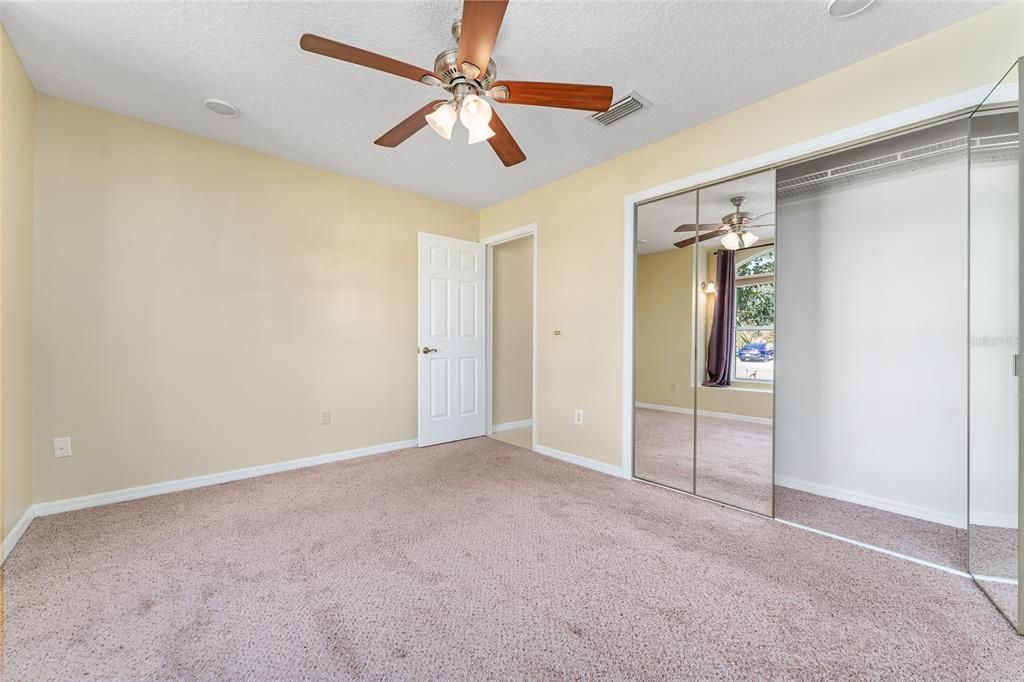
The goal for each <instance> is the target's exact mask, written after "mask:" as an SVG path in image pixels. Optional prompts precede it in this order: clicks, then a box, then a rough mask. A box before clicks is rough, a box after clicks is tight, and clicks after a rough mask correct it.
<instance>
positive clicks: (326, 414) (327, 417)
mask: <svg viewBox="0 0 1024 682" xmlns="http://www.w3.org/2000/svg"><path fill="white" fill-rule="evenodd" d="M330 423H331V411H330V410H320V425H321V426H327V425H328V424H330Z"/></svg>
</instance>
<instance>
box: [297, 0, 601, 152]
mask: <svg viewBox="0 0 1024 682" xmlns="http://www.w3.org/2000/svg"><path fill="white" fill-rule="evenodd" d="M507 7H508V0H464V3H463V6H462V19H461V20H459V21H456V22H455V23H453V24H452V36H453V37H454V38H455V41H456V43H458V47H456V48H453V49H450V50H445V51H444V52H442V53H441V54H439V55H438V56H437V58H436V59H435V60H434V71H433V73H431V72H430V71H427V70H426V69H422V68H419V67H417V66H413V65H412V64H407V63H405V62H401V61H398V60H397V59H391V58H390V57H385V56H383V55H379V54H375V53H373V52H368V51H367V50H363V49H360V48H358V47H353V46H351V45H345V44H343V43H338V42H335V41H333V40H329V39H327V38H321V37H320V36H316V35H313V34H310V33H307V34H305V35H303V36H302V39H301V40H300V41H299V45H300V46H301V47H302V49H303V50H306V51H307V52H314V53H316V54H320V55H323V56H325V57H332V58H334V59H340V60H342V61H346V62H349V63H352V64H357V65H359V66H365V67H368V68H371V69H377V70H378V71H383V72H385V73H390V74H392V75H395V76H400V77H402V78H408V79H410V80H414V81H417V82H419V83H423V84H424V85H429V86H432V87H440V88H442V89H444V90H446V91H447V93H448V97H449V98H450V99H448V100H447V101H445V100H440V101H438V102H431V103H430V104H429V105H427V106H425V107H422V108H421V109H420V110H419V111H417V112H416V113H414V114H412V115H411V116H409V117H408V118H406V119H405V120H403V121H402V122H401V123H399V124H398V125H397V126H395V127H394V128H392V129H391V130H389V131H388V132H386V133H384V134H383V135H381V136H380V137H379V138H378V139H377V140H375V141H374V143H375V144H377V145H380V146H383V147H397V146H398V145H399V144H401V143H402V142H404V141H405V140H407V139H409V138H410V137H412V135H413V134H415V133H416V132H417V131H419V130H420V129H421V128H424V127H425V126H427V125H429V126H430V127H431V128H432V129H433V130H434V132H436V133H437V134H438V135H440V136H441V137H443V138H444V139H446V140H450V139H451V136H452V128H453V127H454V125H455V120H456V119H458V120H459V121H461V122H462V125H464V126H465V127H466V129H467V130H469V143H470V144H475V143H477V142H482V141H484V140H487V142H488V143H489V144H490V145H491V148H492V149H493V150H494V152H495V154H497V156H498V158H499V159H500V160H501V162H502V163H503V164H505V166H514V165H516V164H517V163H521V162H523V161H525V160H526V154H524V153H523V150H522V149H521V148H520V147H519V144H518V143H517V142H516V141H515V138H514V137H512V133H510V132H509V130H508V128H506V127H505V124H504V122H503V121H502V120H501V117H499V116H498V112H496V111H494V110H493V108H492V107H491V105H490V103H489V102H488V101H487V99H485V98H490V99H491V100H493V101H495V102H502V103H506V104H523V105H532V106H541V107H557V108H562V109H580V110H584V111H595V112H602V111H607V110H608V107H610V106H611V103H612V88H611V87H610V86H607V85H578V84H574V83H539V82H533V81H504V82H499V81H497V80H496V79H497V74H498V67H497V65H495V63H494V60H492V59H491V52H492V51H493V50H494V44H495V42H496V41H497V39H498V31H499V30H500V29H501V22H502V20H503V19H504V17H505V10H506V8H507ZM482 64H484V65H486V69H484V68H481V66H480V65H482Z"/></svg>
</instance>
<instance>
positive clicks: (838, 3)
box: [828, 0, 875, 19]
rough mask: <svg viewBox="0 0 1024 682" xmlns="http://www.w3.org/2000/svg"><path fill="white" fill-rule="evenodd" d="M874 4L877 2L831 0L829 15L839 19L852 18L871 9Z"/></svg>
mask: <svg viewBox="0 0 1024 682" xmlns="http://www.w3.org/2000/svg"><path fill="white" fill-rule="evenodd" d="M874 2H875V0H829V3H828V13H829V16H833V17H836V18H837V19H842V18H844V17H852V16H853V15H854V14H860V13H861V12H863V11H864V10H866V9H867V8H868V7H871V5H873V4H874Z"/></svg>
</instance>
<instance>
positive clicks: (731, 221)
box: [675, 196, 775, 251]
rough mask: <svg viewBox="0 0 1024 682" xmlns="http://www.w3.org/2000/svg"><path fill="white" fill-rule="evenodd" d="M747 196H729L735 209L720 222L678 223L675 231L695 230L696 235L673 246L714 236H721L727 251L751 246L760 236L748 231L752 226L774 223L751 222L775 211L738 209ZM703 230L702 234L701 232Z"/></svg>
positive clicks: (771, 225)
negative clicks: (762, 211) (758, 212)
mask: <svg viewBox="0 0 1024 682" xmlns="http://www.w3.org/2000/svg"><path fill="white" fill-rule="evenodd" d="M746 200H747V198H746V197H743V196H736V197H731V198H730V199H729V203H731V204H732V205H733V206H734V207H735V208H736V210H735V211H733V212H732V213H727V214H725V215H724V216H722V222H721V223H720V224H714V223H712V224H707V223H705V224H702V225H694V224H692V223H690V224H688V225H680V226H679V227H677V228H676V229H675V231H676V232H697V233H698V234H697V236H696V237H690V238H689V239H684V240H682V241H679V242H676V243H675V246H677V247H678V248H680V249H685V248H686V247H687V246H691V245H693V244H696V243H698V242H703V241H707V240H708V239H714V238H715V237H721V238H722V246H723V247H725V248H726V249H728V250H729V251H736V250H737V249H739V248H740V247H748V246H753V245H754V244H755V243H756V242H757V240H758V239H760V237H758V236H757V235H756V234H754V233H753V232H750V231H749V230H750V228H752V227H774V223H760V224H757V225H755V224H753V223H754V222H755V221H757V220H760V219H761V218H763V217H765V216H766V215H771V214H772V213H775V211H768V212H767V213H762V214H761V215H754V214H753V213H749V212H747V211H742V210H740V209H741V208H742V206H743V202H744V201H746ZM702 232H703V234H701V233H702Z"/></svg>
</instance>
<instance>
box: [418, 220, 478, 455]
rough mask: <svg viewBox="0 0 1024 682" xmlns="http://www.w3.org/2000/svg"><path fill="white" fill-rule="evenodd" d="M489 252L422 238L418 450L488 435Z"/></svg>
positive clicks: (465, 243) (442, 239)
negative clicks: (486, 315) (485, 391)
mask: <svg viewBox="0 0 1024 682" xmlns="http://www.w3.org/2000/svg"><path fill="white" fill-rule="evenodd" d="M485 249H486V247H485V246H484V245H483V244H479V243H477V242H470V241H464V240H462V239H453V238H452V237H442V236H440V235H436V234H429V233H427V232H420V233H419V325H418V328H419V345H418V350H417V353H418V356H419V360H418V364H419V368H418V371H419V401H418V404H419V429H418V433H417V443H418V444H419V446H420V447H423V446H425V445H434V444H437V443H447V442H449V441H453V440H461V439H463V438H473V437H475V436H482V435H484V430H485V428H486V416H487V415H486V409H485V405H486V403H485V395H484V388H485V380H486V376H485V371H484V370H485V367H484V360H485V351H486V338H485V321H486V320H485V314H486V296H485V291H484V287H485V286H486V272H485V264H486V258H485V254H486V251H485Z"/></svg>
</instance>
